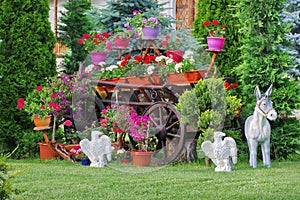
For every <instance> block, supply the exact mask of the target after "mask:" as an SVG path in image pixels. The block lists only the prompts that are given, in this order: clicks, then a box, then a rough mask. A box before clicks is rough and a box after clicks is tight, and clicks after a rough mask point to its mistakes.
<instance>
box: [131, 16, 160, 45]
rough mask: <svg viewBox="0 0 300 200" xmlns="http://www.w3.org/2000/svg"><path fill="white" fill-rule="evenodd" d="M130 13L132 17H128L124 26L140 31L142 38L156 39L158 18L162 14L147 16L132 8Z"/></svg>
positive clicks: (158, 25)
mask: <svg viewBox="0 0 300 200" xmlns="http://www.w3.org/2000/svg"><path fill="white" fill-rule="evenodd" d="M132 14H133V17H132V18H130V19H128V23H127V24H126V26H130V27H134V28H136V29H137V30H138V32H139V33H142V35H143V39H156V38H157V36H158V34H159V28H160V26H161V20H160V19H161V18H163V16H162V15H161V14H159V15H156V16H155V15H153V16H148V15H147V14H146V13H142V12H140V11H138V10H134V11H133V12H132ZM141 30H142V31H141Z"/></svg>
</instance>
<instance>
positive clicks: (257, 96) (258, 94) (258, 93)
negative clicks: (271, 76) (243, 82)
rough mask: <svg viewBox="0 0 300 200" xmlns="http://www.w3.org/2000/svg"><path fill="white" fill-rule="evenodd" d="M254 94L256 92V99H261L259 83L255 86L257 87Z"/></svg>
mask: <svg viewBox="0 0 300 200" xmlns="http://www.w3.org/2000/svg"><path fill="white" fill-rule="evenodd" d="M254 94H255V96H256V99H260V97H261V93H260V90H259V87H258V85H257V86H256V87H255V89H254Z"/></svg>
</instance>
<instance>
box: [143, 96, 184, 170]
mask: <svg viewBox="0 0 300 200" xmlns="http://www.w3.org/2000/svg"><path fill="white" fill-rule="evenodd" d="M143 115H146V116H149V117H150V119H151V122H152V123H153V126H154V129H153V130H151V134H155V135H156V137H157V146H156V150H155V151H154V153H153V155H152V159H151V161H152V163H154V164H155V165H158V166H161V165H166V164H168V163H170V162H172V161H174V160H175V159H176V158H177V157H178V156H179V155H180V153H181V151H182V149H183V147H184V141H185V136H184V132H185V127H184V126H183V125H180V114H179V113H178V111H177V110H176V108H175V107H174V105H173V104H171V103H168V102H156V103H154V104H153V105H151V106H150V107H148V108H147V109H146V111H145V113H144V114H143Z"/></svg>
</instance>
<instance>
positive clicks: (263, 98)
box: [245, 84, 277, 168]
mask: <svg viewBox="0 0 300 200" xmlns="http://www.w3.org/2000/svg"><path fill="white" fill-rule="evenodd" d="M271 93H272V84H271V85H270V87H269V89H268V90H267V92H266V93H265V94H261V93H260V90H259V87H258V86H256V87H255V89H254V94H255V96H256V106H255V109H254V113H253V115H251V116H249V117H248V118H247V120H246V122H245V135H246V138H247V142H248V147H249V151H250V159H249V162H250V166H252V167H253V168H256V167H257V145H258V144H259V143H260V144H261V150H262V157H263V164H264V165H265V166H267V167H271V161H270V135H271V127H270V123H269V121H268V120H267V119H269V120H275V119H276V118H277V112H276V111H275V109H274V108H273V105H272V104H273V103H272V101H271V100H270V99H269V96H270V94H271Z"/></svg>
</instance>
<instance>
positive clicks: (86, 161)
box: [68, 145, 91, 166]
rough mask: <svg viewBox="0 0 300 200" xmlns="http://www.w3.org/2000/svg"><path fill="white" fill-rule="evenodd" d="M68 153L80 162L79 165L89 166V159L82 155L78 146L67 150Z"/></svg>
mask: <svg viewBox="0 0 300 200" xmlns="http://www.w3.org/2000/svg"><path fill="white" fill-rule="evenodd" d="M68 150H69V151H70V153H72V155H73V156H74V157H75V159H76V160H77V161H81V164H82V165H84V166H87V165H90V164H91V161H90V160H89V158H88V157H87V156H86V155H85V154H84V153H83V151H82V149H81V147H80V145H74V146H72V148H71V149H68Z"/></svg>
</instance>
